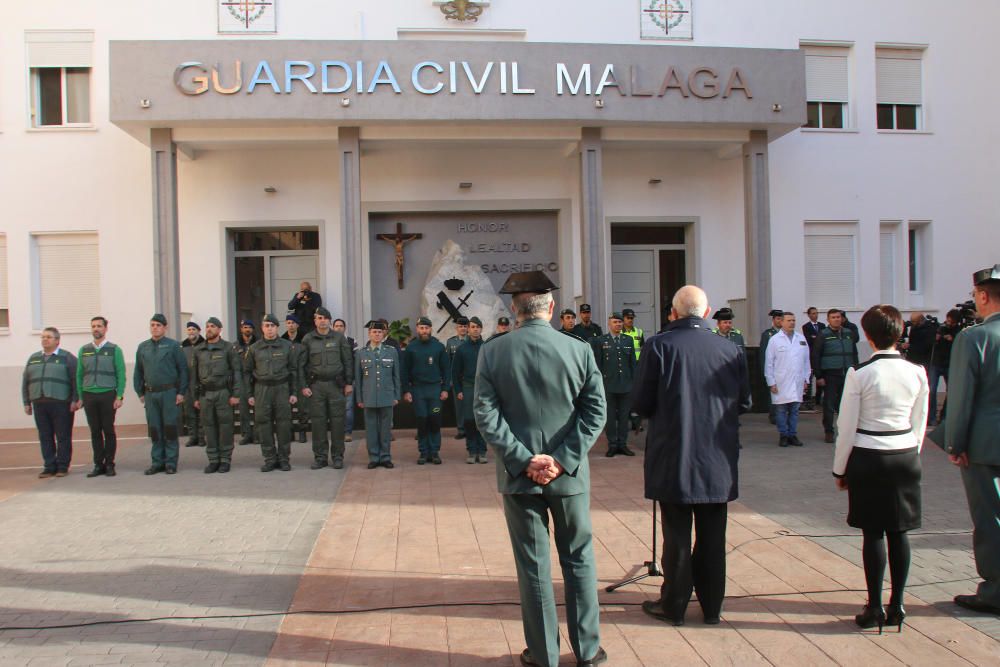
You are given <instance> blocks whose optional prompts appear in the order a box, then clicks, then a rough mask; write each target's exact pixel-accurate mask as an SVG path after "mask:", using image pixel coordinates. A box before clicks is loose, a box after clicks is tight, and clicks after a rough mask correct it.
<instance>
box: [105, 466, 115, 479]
mask: <svg viewBox="0 0 1000 667" xmlns="http://www.w3.org/2000/svg"><path fill="white" fill-rule="evenodd" d="M104 474H105V475H107V476H108V477H114V476H115V475H117V474H118V473H116V472H115V464H114V463H109V464H107V465H106V466H104Z"/></svg>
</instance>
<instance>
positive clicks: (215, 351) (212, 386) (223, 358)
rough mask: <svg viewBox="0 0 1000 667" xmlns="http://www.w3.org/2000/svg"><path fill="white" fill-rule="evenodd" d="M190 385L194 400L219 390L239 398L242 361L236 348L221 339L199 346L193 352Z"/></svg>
mask: <svg viewBox="0 0 1000 667" xmlns="http://www.w3.org/2000/svg"><path fill="white" fill-rule="evenodd" d="M191 384H192V388H191V392H192V394H194V398H195V400H198V399H199V398H200V397H201V396H203V395H204V394H205V392H208V391H218V390H219V389H228V390H229V394H230V396H232V397H234V398H239V397H240V396H241V395H242V392H243V359H242V358H241V357H240V354H239V352H237V351H236V347H235V346H234V345H233V344H232V343H230V342H228V341H225V340H222V339H221V338H220V339H219V340H217V341H215V342H214V343H209V342H207V341H206V342H205V343H204V344H203V345H200V346H199V347H198V349H196V350H195V351H194V361H193V363H192V375H191Z"/></svg>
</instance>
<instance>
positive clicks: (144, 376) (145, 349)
mask: <svg viewBox="0 0 1000 667" xmlns="http://www.w3.org/2000/svg"><path fill="white" fill-rule="evenodd" d="M132 388H133V389H135V393H136V394H138V395H139V396H145V395H146V392H147V391H167V390H168V389H171V390H173V391H176V392H177V393H178V394H181V395H184V394H186V393H187V390H188V366H187V359H185V358H184V352H182V351H181V346H180V343H178V342H177V341H175V340H174V339H173V338H167V337H166V336H164V337H163V338H161V339H160V340H153V339H152V338H149V339H147V340H144V341H142V342H141V343H139V347H138V349H136V351H135V370H134V371H133V372H132Z"/></svg>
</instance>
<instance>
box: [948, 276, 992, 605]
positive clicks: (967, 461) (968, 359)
mask: <svg viewBox="0 0 1000 667" xmlns="http://www.w3.org/2000/svg"><path fill="white" fill-rule="evenodd" d="M972 282H973V284H974V285H975V289H974V290H973V291H972V299H973V301H975V303H976V312H977V313H978V314H979V317H982V318H983V323H982V324H980V325H977V326H974V327H969V328H968V329H965V330H964V331H962V332H961V333H960V334H958V335H957V336H955V342H954V343H953V345H952V348H951V364H950V366H949V371H948V412H947V415H946V416H945V420H944V432H945V447H944V448H945V451H946V452H948V458H949V459H950V460H951V462H952V463H954V464H955V465H957V466H959V467H961V468H962V483H963V485H964V486H965V495H966V498H968V501H969V514H971V515H972V526H973V529H974V530H973V533H972V550H973V554H974V555H975V557H976V571H977V572H978V573H979V576H980V577H982V578H983V580H982V581H981V582H980V583H979V586H978V588H977V590H976V594H975V595H956V596H955V604H957V605H959V606H960V607H965V608H966V609H971V610H973V611H978V612H983V613H987V614H995V615H997V616H1000V437H998V436H997V432H998V431H1000V264H996V265H995V266H993V267H991V268H988V269H983V270H982V271H976V273H975V274H973V276H972ZM938 430H939V431H940V430H941V429H938Z"/></svg>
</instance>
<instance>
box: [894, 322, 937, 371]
mask: <svg viewBox="0 0 1000 667" xmlns="http://www.w3.org/2000/svg"><path fill="white" fill-rule="evenodd" d="M937 329H938V321H937V320H936V319H935V318H933V317H928V316H927V315H924V313H922V312H920V311H919V310H917V311H914V312H912V313H910V322H909V323H908V324H907V326H906V328H905V329H904V330H903V344H902V345H901V346H900V347H901V348H902V349H903V354H905V355H906V359H907V360H908V361H910V362H911V363H914V364H918V365H920V366H923V367H924V370H925V371H927V376H928V377H930V369H931V362H932V360H933V357H934V339H935V337H936V336H937Z"/></svg>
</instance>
